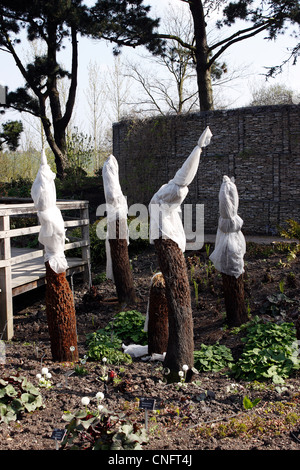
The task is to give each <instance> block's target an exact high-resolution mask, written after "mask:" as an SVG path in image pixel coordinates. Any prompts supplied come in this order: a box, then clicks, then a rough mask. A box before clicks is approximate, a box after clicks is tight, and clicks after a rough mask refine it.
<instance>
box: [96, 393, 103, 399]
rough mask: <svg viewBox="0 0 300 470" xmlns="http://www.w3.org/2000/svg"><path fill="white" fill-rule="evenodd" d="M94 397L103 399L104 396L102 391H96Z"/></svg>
mask: <svg viewBox="0 0 300 470" xmlns="http://www.w3.org/2000/svg"><path fill="white" fill-rule="evenodd" d="M96 398H97V400H103V398H104V393H102V392H98V393H96Z"/></svg>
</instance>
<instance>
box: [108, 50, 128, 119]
mask: <svg viewBox="0 0 300 470" xmlns="http://www.w3.org/2000/svg"><path fill="white" fill-rule="evenodd" d="M130 87H131V83H130V80H129V79H128V77H127V76H126V70H125V67H124V64H123V62H122V61H121V58H120V56H116V57H114V63H113V65H112V67H110V68H109V70H108V73H107V74H106V98H107V103H108V106H109V110H108V115H109V116H110V119H111V121H119V120H120V119H121V118H122V117H124V116H125V115H126V113H128V112H129V108H128V104H129V102H130Z"/></svg>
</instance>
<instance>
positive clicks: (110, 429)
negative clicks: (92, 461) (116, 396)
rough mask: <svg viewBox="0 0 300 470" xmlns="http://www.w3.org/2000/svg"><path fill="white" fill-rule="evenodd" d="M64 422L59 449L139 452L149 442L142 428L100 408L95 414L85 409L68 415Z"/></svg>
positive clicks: (123, 417) (122, 416) (120, 415)
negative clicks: (64, 432)
mask: <svg viewBox="0 0 300 470" xmlns="http://www.w3.org/2000/svg"><path fill="white" fill-rule="evenodd" d="M88 401H89V400H88ZM127 414H128V413H127ZM63 419H64V420H65V421H67V423H68V424H67V425H66V431H67V432H66V435H65V437H64V439H63V441H62V444H61V448H62V449H67V450H80V449H84V450H141V449H142V444H145V443H146V442H147V441H148V436H147V433H146V430H145V428H144V427H142V426H140V425H138V424H137V423H135V422H129V420H128V418H127V416H126V414H123V413H119V414H117V413H112V412H110V411H109V410H107V409H106V408H104V407H102V406H100V407H99V406H98V410H97V411H95V412H93V411H89V410H88V409H87V407H85V409H84V410H79V411H77V412H75V413H70V412H67V413H65V414H64V416H63Z"/></svg>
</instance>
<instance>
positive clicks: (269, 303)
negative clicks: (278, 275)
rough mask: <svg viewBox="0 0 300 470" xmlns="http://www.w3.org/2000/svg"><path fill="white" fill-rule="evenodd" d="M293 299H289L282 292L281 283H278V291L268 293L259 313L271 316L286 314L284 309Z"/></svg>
mask: <svg viewBox="0 0 300 470" xmlns="http://www.w3.org/2000/svg"><path fill="white" fill-rule="evenodd" d="M292 303H293V300H291V299H289V298H288V297H287V296H286V295H285V294H284V293H283V284H281V285H280V292H278V293H276V294H272V295H268V297H267V299H266V300H265V302H264V303H263V305H262V307H261V308H260V313H263V314H270V315H273V316H279V315H280V316H282V317H284V316H285V315H286V309H287V307H288V306H289V304H292Z"/></svg>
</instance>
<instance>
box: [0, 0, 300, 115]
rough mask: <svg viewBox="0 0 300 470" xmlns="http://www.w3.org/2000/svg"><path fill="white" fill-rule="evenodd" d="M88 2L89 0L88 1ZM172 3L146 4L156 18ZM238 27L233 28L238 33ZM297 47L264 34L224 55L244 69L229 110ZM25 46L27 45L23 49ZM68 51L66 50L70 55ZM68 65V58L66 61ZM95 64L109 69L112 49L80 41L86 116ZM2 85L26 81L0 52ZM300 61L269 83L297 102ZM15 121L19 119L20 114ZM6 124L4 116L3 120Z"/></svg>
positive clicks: (229, 93) (228, 93)
mask: <svg viewBox="0 0 300 470" xmlns="http://www.w3.org/2000/svg"><path fill="white" fill-rule="evenodd" d="M87 1H88V0H87ZM169 3H172V5H176V4H178V5H182V2H181V1H180V0H171V1H170V0H145V1H144V4H146V5H150V6H151V7H152V8H151V15H152V16H156V15H157V16H161V15H163V14H164V13H165V10H166V8H167V6H168V4H169ZM233 28H235V27H232V28H231V29H230V32H231V33H232V32H234V29H233ZM292 44H293V42H292V39H291V38H290V37H289V36H288V35H285V36H281V37H279V39H278V40H276V41H275V42H269V41H267V40H264V34H263V33H262V34H260V35H258V36H256V37H254V38H251V39H249V40H245V41H241V42H239V43H237V44H236V45H235V46H232V47H230V48H229V49H228V52H227V53H226V54H225V55H224V56H222V60H224V61H225V62H226V64H227V65H228V68H229V70H241V71H242V72H241V77H240V78H239V79H237V80H235V81H234V82H232V83H230V84H226V86H224V88H223V89H222V91H221V95H222V96H224V98H225V101H226V103H227V106H228V107H234V108H237V107H242V106H245V105H247V104H248V103H249V100H250V98H251V87H252V88H253V87H256V88H257V86H258V85H259V84H263V83H265V78H264V74H265V73H266V69H265V67H268V66H269V67H271V66H273V65H277V64H279V63H281V61H282V60H284V59H285V58H286V57H287V49H288V47H290V46H291V45H292ZM21 47H24V44H23V45H22V46H21ZM67 52H68V51H66V53H67ZM122 54H123V55H125V56H128V55H129V56H134V54H135V52H134V51H133V50H132V49H130V48H123V53H122ZM63 60H64V63H65V60H66V61H67V60H68V59H67V55H66V59H63ZM91 61H97V63H99V64H100V65H101V66H102V67H107V66H109V65H112V63H113V54H112V46H111V45H108V44H106V43H105V42H104V41H92V40H87V39H82V38H81V39H80V41H79V75H78V90H79V91H78V102H79V108H80V109H82V110H83V111H82V112H83V113H84V106H85V103H84V100H85V98H84V93H83V90H84V89H86V88H87V80H88V74H87V67H88V65H89V63H90V62H91ZM0 64H1V67H0V83H1V84H4V85H7V86H8V87H9V90H14V89H15V88H16V87H18V86H22V85H23V80H22V77H21V75H20V72H19V71H18V69H17V67H16V65H15V64H14V61H13V59H12V57H11V56H10V55H9V54H8V53H6V52H3V51H0ZM299 78H300V60H299V61H298V64H297V65H296V66H294V65H292V63H290V64H288V65H286V66H285V68H284V72H283V73H282V74H280V75H279V76H278V77H277V78H276V79H270V80H269V82H268V83H269V84H274V83H278V84H284V85H286V86H287V87H288V88H291V89H292V90H294V91H295V97H296V98H295V102H298V101H296V100H297V99H299V96H300V79H299ZM13 114H14V117H13V118H14V119H17V118H18V117H17V115H16V113H13ZM1 119H2V121H3V117H2V118H1Z"/></svg>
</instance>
